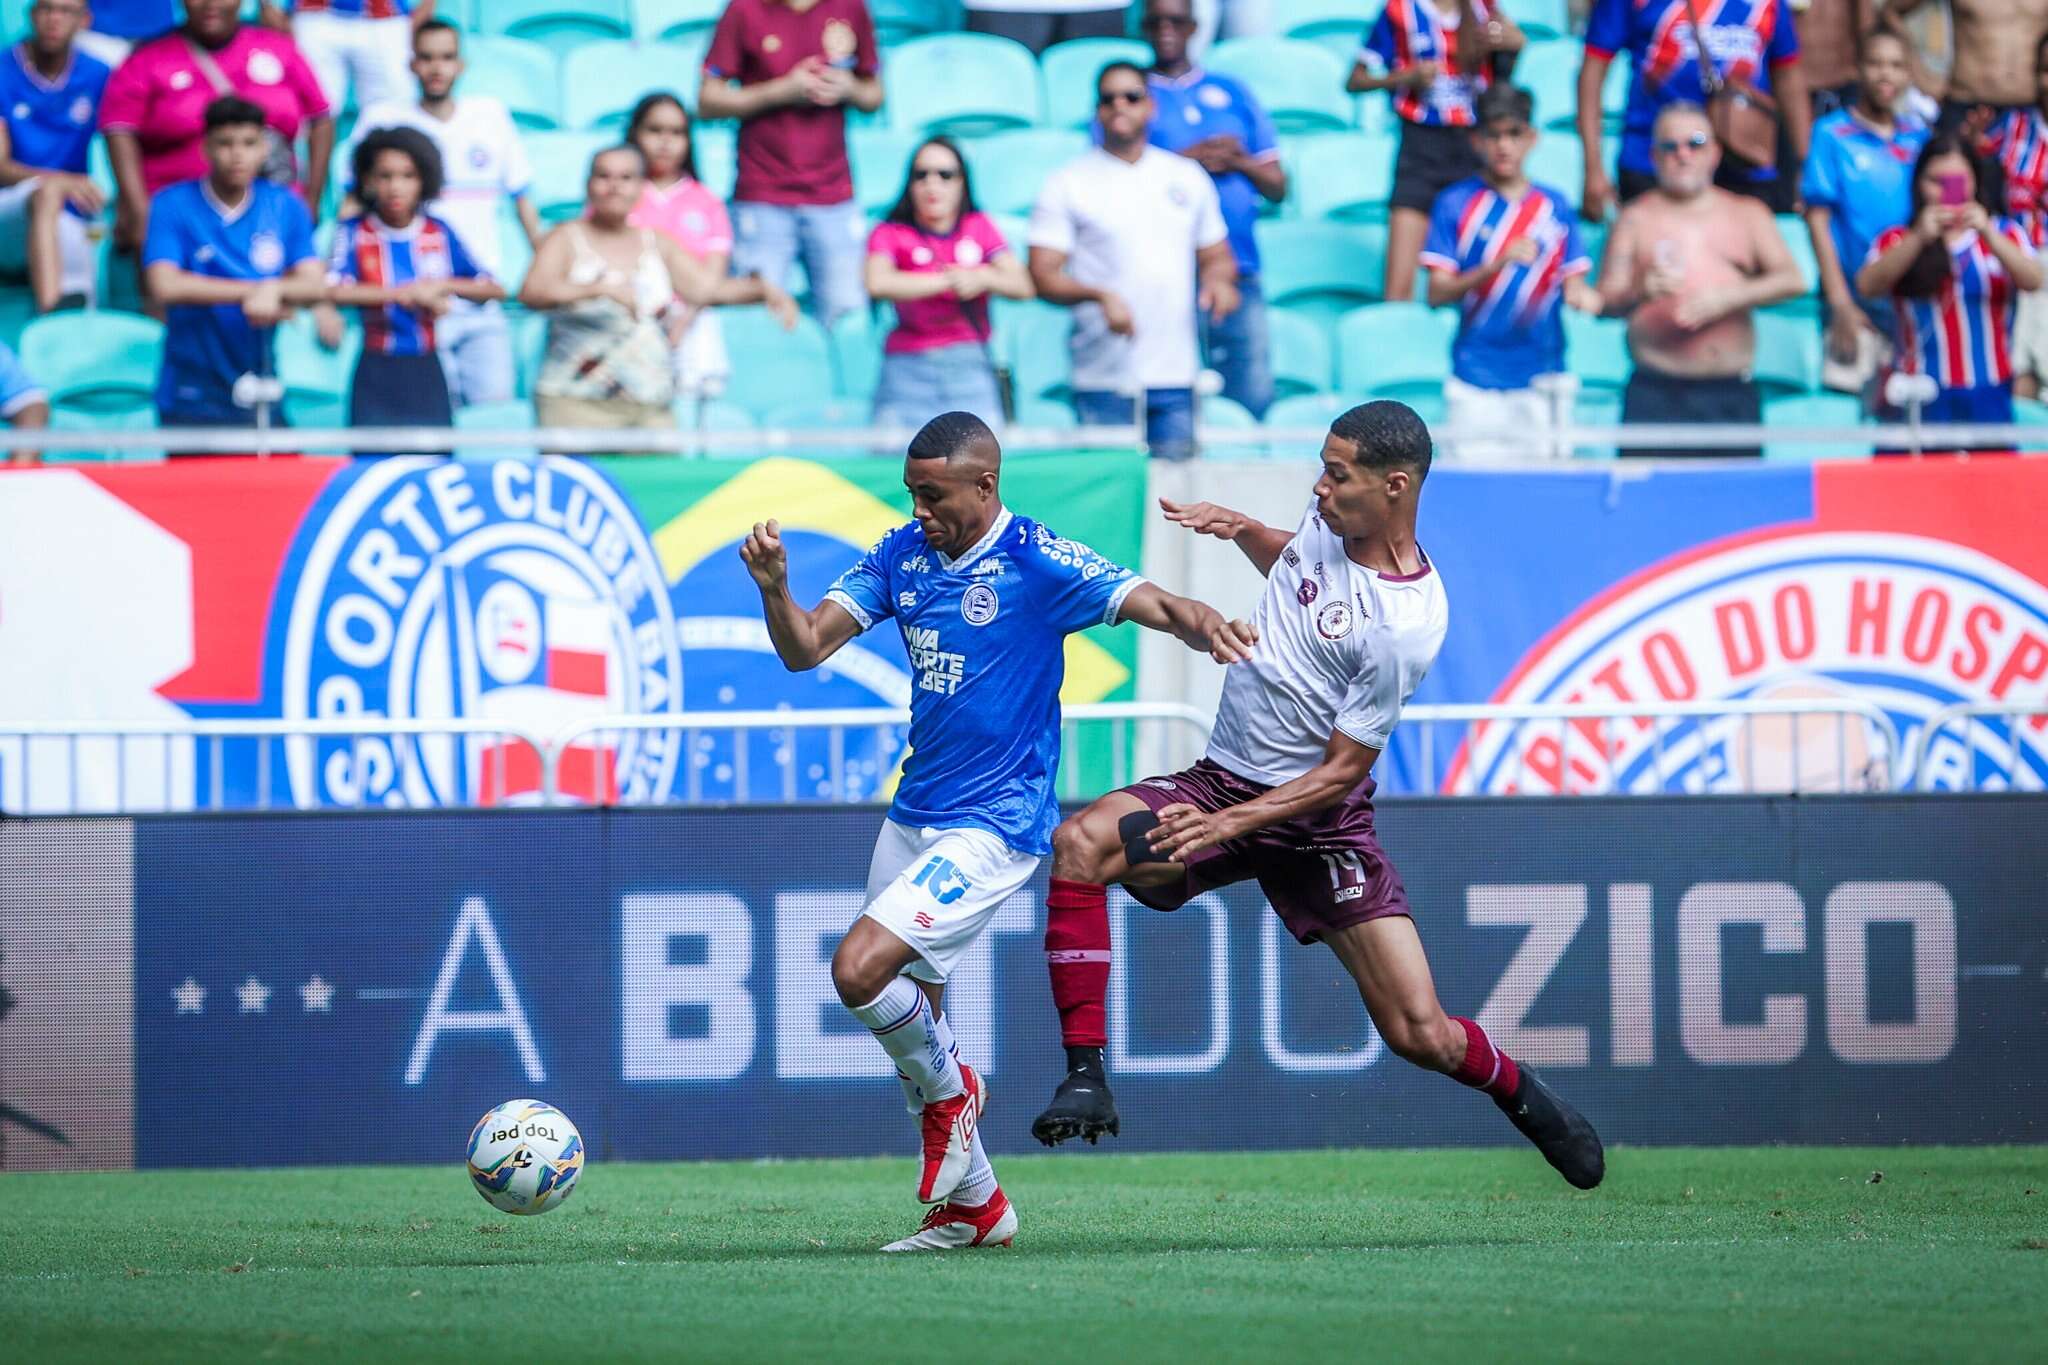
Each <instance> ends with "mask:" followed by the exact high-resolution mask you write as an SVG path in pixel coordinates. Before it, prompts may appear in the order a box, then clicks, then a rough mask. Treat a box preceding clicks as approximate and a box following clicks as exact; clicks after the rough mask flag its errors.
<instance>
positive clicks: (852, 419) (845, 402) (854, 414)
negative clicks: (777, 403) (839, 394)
mask: <svg viewBox="0 0 2048 1365" xmlns="http://www.w3.org/2000/svg"><path fill="white" fill-rule="evenodd" d="M873 422H874V405H873V403H872V402H871V401H870V400H868V399H865V398H835V397H833V396H831V395H830V394H826V395H824V396H822V397H818V398H804V399H800V400H796V401H792V402H790V403H788V404H786V405H785V406H784V407H783V408H782V409H781V410H780V411H778V412H777V413H776V414H775V425H776V426H779V427H791V428H795V429H798V430H813V431H859V430H861V429H863V428H865V427H868V426H871V425H872V424H873Z"/></svg>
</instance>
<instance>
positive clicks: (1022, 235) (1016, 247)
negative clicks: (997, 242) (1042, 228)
mask: <svg viewBox="0 0 2048 1365" xmlns="http://www.w3.org/2000/svg"><path fill="white" fill-rule="evenodd" d="M988 219H989V221H990V222H991V223H994V224H995V225H996V231H997V232H1000V233H1002V234H1003V240H1004V241H1006V242H1008V243H1009V244H1010V250H1012V251H1014V252H1016V253H1017V259H1018V260H1020V261H1024V262H1027V263H1028V262H1029V261H1030V260H1031V218H1030V216H1029V215H1028V214H1022V213H991V214H990V215H989V216H988Z"/></svg>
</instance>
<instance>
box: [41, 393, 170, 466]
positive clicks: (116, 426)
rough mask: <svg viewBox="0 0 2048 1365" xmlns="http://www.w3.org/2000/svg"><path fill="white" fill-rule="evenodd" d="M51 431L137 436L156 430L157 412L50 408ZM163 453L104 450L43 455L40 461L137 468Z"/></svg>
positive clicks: (125, 448) (139, 449)
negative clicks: (137, 433)
mask: <svg viewBox="0 0 2048 1365" xmlns="http://www.w3.org/2000/svg"><path fill="white" fill-rule="evenodd" d="M50 429H51V430H53V431H95V432H100V431H104V432H121V433H124V434H125V433H128V432H136V431H155V430H156V409H155V408H154V407H140V408H126V409H123V410H121V411H119V412H88V411H84V410H82V409H79V408H66V407H53V408H51V409H50ZM163 458H164V452H163V450H162V449H161V448H156V447H128V446H123V447H120V448H118V449H117V448H115V447H111V446H109V447H107V448H106V449H104V450H66V451H54V450H46V451H44V452H43V459H44V460H45V461H46V462H48V463H50V464H84V463H88V462H91V461H95V460H104V461H110V462H122V463H127V464H136V463H143V462H150V461H156V460H161V459H163Z"/></svg>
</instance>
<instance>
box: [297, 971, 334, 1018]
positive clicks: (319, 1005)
mask: <svg viewBox="0 0 2048 1365" xmlns="http://www.w3.org/2000/svg"><path fill="white" fill-rule="evenodd" d="M333 1003H334V984H333V983H332V982H330V981H325V980H322V979H321V976H320V973H318V972H315V973H313V979H312V980H311V981H308V982H307V983H306V984H305V985H303V986H301V987H299V1006H300V1008H302V1009H304V1010H305V1012H306V1013H308V1014H327V1013H330V1012H331V1010H330V1007H331V1006H332V1005H333Z"/></svg>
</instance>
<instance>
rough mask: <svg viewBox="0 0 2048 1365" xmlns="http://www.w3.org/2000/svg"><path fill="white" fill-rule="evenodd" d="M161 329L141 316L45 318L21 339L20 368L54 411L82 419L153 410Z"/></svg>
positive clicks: (79, 314) (74, 314) (101, 314)
mask: <svg viewBox="0 0 2048 1365" xmlns="http://www.w3.org/2000/svg"><path fill="white" fill-rule="evenodd" d="M163 346H164V327H163V324H162V323H160V322H158V321H157V320H156V319H155V318H150V317H144V316H143V315H142V314H140V313H115V312H109V311H104V310H93V311H90V312H63V313H47V314H45V315H43V316H42V317H39V318H37V319H36V320H35V321H33V322H31V323H29V324H28V326H27V327H25V328H23V329H22V333H21V346H20V348H19V349H20V355H21V364H22V368H24V369H26V370H27V371H28V372H29V373H30V374H31V375H33V376H34V377H35V379H36V381H37V382H38V383H40V384H41V385H42V386H43V388H44V389H45V390H46V391H47V392H48V393H49V395H50V403H51V406H53V407H58V408H69V409H72V410H74V411H77V412H80V413H86V414H96V413H118V412H131V411H133V410H135V409H137V408H147V407H153V405H154V394H155V392H156V376H157V367H158V364H159V362H160V361H161V359H162V357H163Z"/></svg>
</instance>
